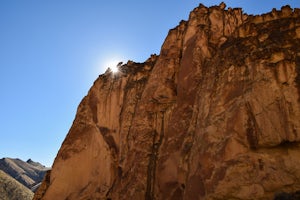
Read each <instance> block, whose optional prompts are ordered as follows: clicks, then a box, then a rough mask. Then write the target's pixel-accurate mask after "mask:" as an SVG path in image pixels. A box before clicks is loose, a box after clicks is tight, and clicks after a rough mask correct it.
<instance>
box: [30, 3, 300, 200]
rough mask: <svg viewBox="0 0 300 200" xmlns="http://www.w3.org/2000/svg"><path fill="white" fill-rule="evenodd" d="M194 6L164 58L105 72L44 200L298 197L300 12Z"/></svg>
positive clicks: (58, 160)
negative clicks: (255, 13)
mask: <svg viewBox="0 0 300 200" xmlns="http://www.w3.org/2000/svg"><path fill="white" fill-rule="evenodd" d="M225 7H226V6H225V5H224V4H221V5H220V6H214V7H210V8H207V7H205V6H203V5H200V6H199V7H198V8H195V9H194V10H193V11H192V12H191V14H190V17H189V20H188V21H182V22H181V23H180V24H179V25H178V26H177V27H176V28H174V29H172V30H170V32H169V34H168V36H167V38H166V40H165V42H164V44H163V46H162V49H161V53H160V55H159V56H155V55H153V56H151V58H149V59H148V60H147V61H146V62H145V63H134V62H131V61H130V62H128V63H127V64H125V65H122V66H120V72H119V73H117V74H113V73H111V72H109V71H108V72H106V73H105V74H104V75H101V76H99V78H98V79H97V80H96V81H95V83H94V85H93V87H92V88H91V89H90V91H89V93H88V95H87V96H86V97H85V98H84V99H83V101H82V102H81V104H80V105H79V107H78V111H77V115H76V118H75V120H74V123H73V125H72V127H71V129H70V131H69V133H68V135H67V137H66V139H65V141H64V142H63V144H62V147H61V149H60V150H59V153H58V155H57V157H56V159H55V162H54V165H53V168H52V171H51V175H50V179H49V177H48V179H49V180H48V182H49V181H50V182H49V183H47V184H44V185H47V186H46V187H43V189H41V190H43V191H39V194H41V195H39V196H38V195H36V196H35V199H43V200H53V199H76V200H79V199H146V200H148V199H272V198H274V197H275V196H276V195H278V194H280V193H283V192H287V193H293V192H296V191H298V190H300V167H299V166H300V159H299V158H300V145H299V144H300V143H299V142H300V10H299V9H294V10H292V9H291V8H290V7H288V6H286V7H283V8H282V9H281V10H280V11H277V10H273V11H272V12H270V13H267V14H263V15H261V16H251V15H246V14H243V13H242V10H241V9H231V8H229V9H228V10H226V9H225Z"/></svg>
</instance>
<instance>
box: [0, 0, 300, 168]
mask: <svg viewBox="0 0 300 200" xmlns="http://www.w3.org/2000/svg"><path fill="white" fill-rule="evenodd" d="M224 2H225V3H226V4H227V7H243V10H244V11H245V12H247V13H249V14H258V13H263V12H267V11H270V10H271V9H272V8H273V7H276V8H277V9H279V8H280V7H281V6H282V5H286V4H290V5H291V6H292V7H298V8H299V7H300V1H299V0H289V1H288V0H282V1H274V0H263V1H249V0H236V1H234V0H232V1H224ZM262 2H263V3H262ZM199 3H203V4H204V5H206V6H210V5H218V4H219V3H220V1H196V0H184V1H182V0H181V1H179V0H163V1H161V0H160V1H159V0H151V1H150V0H146V1H141V0H127V1H124V0H123V1H121V0H59V1H58V0H43V1H40V0H35V1H34V0H26V1H24V0H0V91H1V93H0V95H1V96H0V122H1V125H0V136H1V137H0V138H1V140H0V158H2V157H12V158H16V157H18V158H21V159H23V160H27V159H29V158H31V159H33V160H35V161H39V162H41V163H42V164H44V165H47V166H51V165H52V162H53V160H54V158H55V156H56V153H57V152H58V150H59V148H60V145H61V143H62V141H63V139H64V138H65V136H66V134H67V132H68V130H69V128H70V127H71V125H72V121H73V119H74V117H75V114H76V109H77V106H78V104H79V103H80V101H81V99H82V98H83V97H84V96H85V95H86V94H87V92H88V90H89V88H90V87H91V86H92V84H93V82H94V80H95V79H96V78H97V77H98V75H99V74H102V73H104V71H105V70H106V68H107V67H108V63H109V62H110V61H112V60H115V61H124V62H126V61H127V60H133V61H137V62H143V61H144V60H146V59H147V58H148V57H149V56H150V55H151V54H153V53H156V54H159V51H160V47H161V45H162V43H163V41H164V39H165V37H166V35H167V33H168V30H169V29H171V28H174V27H175V26H176V25H178V23H179V21H180V20H182V19H184V20H187V19H188V15H189V12H190V11H191V10H192V9H193V8H194V7H196V6H198V5H199Z"/></svg>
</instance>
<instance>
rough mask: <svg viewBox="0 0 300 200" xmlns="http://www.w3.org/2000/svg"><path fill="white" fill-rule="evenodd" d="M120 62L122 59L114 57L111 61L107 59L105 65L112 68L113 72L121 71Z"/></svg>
mask: <svg viewBox="0 0 300 200" xmlns="http://www.w3.org/2000/svg"><path fill="white" fill-rule="evenodd" d="M119 63H120V60H117V59H112V60H110V61H107V62H106V63H105V66H106V67H107V68H108V69H110V71H111V72H112V73H114V74H115V73H118V72H119Z"/></svg>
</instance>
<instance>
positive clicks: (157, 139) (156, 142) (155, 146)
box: [145, 111, 165, 200]
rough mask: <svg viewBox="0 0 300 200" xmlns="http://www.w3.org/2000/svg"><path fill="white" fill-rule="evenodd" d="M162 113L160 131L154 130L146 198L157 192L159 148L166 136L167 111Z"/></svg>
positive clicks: (147, 199)
mask: <svg viewBox="0 0 300 200" xmlns="http://www.w3.org/2000/svg"><path fill="white" fill-rule="evenodd" d="M160 114H161V123H160V133H158V132H157V131H156V130H154V133H153V141H152V148H151V153H150V156H149V164H148V171H147V187H146V193H145V199H146V200H153V199H155V197H154V192H155V175H156V164H157V159H158V152H159V148H160V146H161V144H162V140H163V137H164V126H165V119H164V118H165V112H164V111H162V112H161V113H160ZM157 115H158V114H157V113H156V121H157V118H158V117H157Z"/></svg>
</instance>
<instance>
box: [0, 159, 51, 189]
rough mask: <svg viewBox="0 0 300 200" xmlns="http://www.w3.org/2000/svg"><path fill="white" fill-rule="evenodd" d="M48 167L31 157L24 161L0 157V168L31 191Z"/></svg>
mask: <svg viewBox="0 0 300 200" xmlns="http://www.w3.org/2000/svg"><path fill="white" fill-rule="evenodd" d="M49 169H50V168H47V167H45V166H44V165H42V164H40V163H39V162H34V161H33V160H31V159H28V160H27V161H26V162H25V161H23V160H21V159H18V158H7V157H6V158H2V159H0V170H2V171H3V172H5V173H6V174H8V175H10V176H11V177H12V178H14V179H16V180H17V181H18V182H20V183H21V184H22V185H24V186H25V187H27V188H29V189H31V190H32V191H36V189H37V188H36V185H38V184H40V182H41V181H42V179H43V177H44V175H45V173H46V171H48V170H49Z"/></svg>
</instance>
